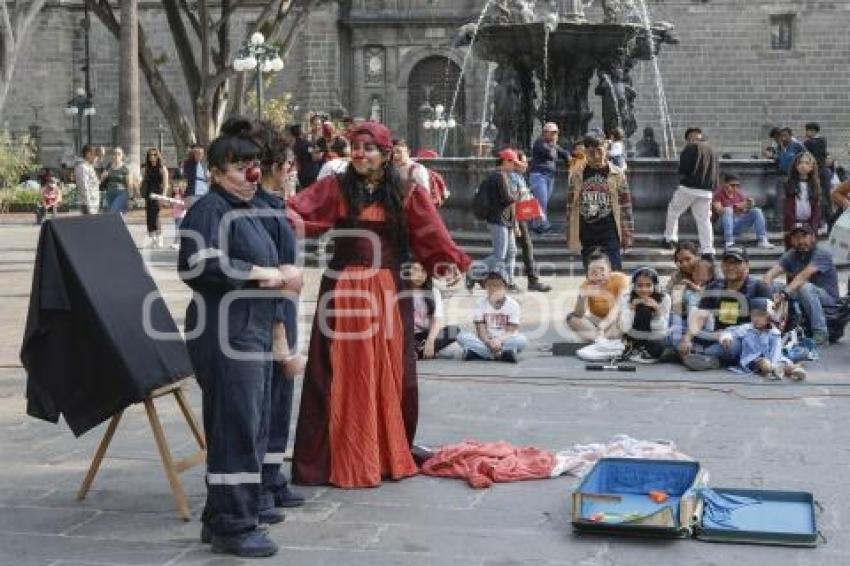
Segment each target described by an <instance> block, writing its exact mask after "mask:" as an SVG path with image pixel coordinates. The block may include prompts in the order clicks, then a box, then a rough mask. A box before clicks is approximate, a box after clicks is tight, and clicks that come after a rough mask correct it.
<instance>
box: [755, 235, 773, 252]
mask: <svg viewBox="0 0 850 566" xmlns="http://www.w3.org/2000/svg"><path fill="white" fill-rule="evenodd" d="M756 247H757V248H761V249H763V250H772V249H773V248H775V247H776V246H774V245H773V244H771V243H770V240H768V239H767V238H762V239H761V240H759V243H758V244H756Z"/></svg>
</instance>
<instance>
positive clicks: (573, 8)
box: [561, 0, 587, 23]
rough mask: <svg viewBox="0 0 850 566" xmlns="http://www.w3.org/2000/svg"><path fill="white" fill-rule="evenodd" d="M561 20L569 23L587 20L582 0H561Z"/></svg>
mask: <svg viewBox="0 0 850 566" xmlns="http://www.w3.org/2000/svg"><path fill="white" fill-rule="evenodd" d="M561 6H562V8H561V20H562V21H565V22H571V23H582V22H585V21H587V18H585V17H584V0H562V5H561Z"/></svg>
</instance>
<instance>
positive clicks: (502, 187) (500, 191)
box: [466, 148, 522, 291]
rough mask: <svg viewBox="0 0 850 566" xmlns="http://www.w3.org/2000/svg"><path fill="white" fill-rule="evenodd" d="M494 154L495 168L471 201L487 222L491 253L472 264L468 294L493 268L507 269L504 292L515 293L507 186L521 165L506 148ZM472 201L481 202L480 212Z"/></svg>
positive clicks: (512, 221)
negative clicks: (505, 289)
mask: <svg viewBox="0 0 850 566" xmlns="http://www.w3.org/2000/svg"><path fill="white" fill-rule="evenodd" d="M497 155H498V157H499V167H498V169H496V170H495V171H493V172H491V173H490V174H489V175H487V177H485V178H484V180H483V181H481V184H480V185H479V186H478V189H477V192H476V196H475V199H474V201H473V209H474V210H476V212H475V214H476V216H477V217H478V218H479V219H480V220H484V221H485V222H486V223H487V228H488V229H489V231H490V239H491V240H492V242H493V251H492V252H491V253H490V255H488V256H487V257H486V258H484V259H483V260H481V261H476V262H475V265H473V267H472V270H471V271H470V272H469V273H467V276H466V288H467V289H469V291H472V289H473V287H475V284H476V283H482V282H483V279H484V277H485V276H486V275H487V273H488V272H489V271H493V269H494V266H497V265H500V266H504V267H505V268H506V269H507V279H506V282H507V284H508V289H510V290H511V291H516V290H518V288H517V287H516V285H515V284H514V282H513V274H514V272H515V268H516V251H517V249H516V234H515V230H514V226H515V225H516V214H515V211H514V202H515V200H516V197H515V194H514V190H513V186H512V184H511V173H513V172H514V171H517V170H518V169H519V168H520V167H521V166H522V163H521V162H520V159H519V156H518V155H517V152H516V151H514V150H513V149H510V148H506V149H503V150H501V151H500V152H499V153H498V154H497ZM479 199H480V200H479ZM476 201H477V202H480V203H481V210H477V209H476V206H477V205H476V204H475V202H476Z"/></svg>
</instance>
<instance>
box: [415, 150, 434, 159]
mask: <svg viewBox="0 0 850 566" xmlns="http://www.w3.org/2000/svg"><path fill="white" fill-rule="evenodd" d="M437 157H439V155H437V152H436V151H434V150H433V149H425V148H421V149H419V150H417V151H416V159H436V158H437Z"/></svg>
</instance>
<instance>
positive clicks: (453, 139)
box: [407, 55, 466, 156]
mask: <svg viewBox="0 0 850 566" xmlns="http://www.w3.org/2000/svg"><path fill="white" fill-rule="evenodd" d="M459 79H460V67H459V66H458V65H457V64H456V63H454V62H453V61H451V60H450V59H448V58H446V57H442V56H439V55H432V56H430V57H426V58H425V59H422V60H421V61H419V62H418V63H416V65H415V66H414V67H413V69H411V71H410V78H409V80H408V87H407V132H408V143H409V144H410V147H411V149H413V150H416V149H418V148H423V147H429V148H432V149H436V150H439V145H440V137H439V136H440V135H442V134H438V132H436V131H435V130H433V129H432V130H425V129H424V128H423V127H422V123H423V121H424V120H425V116H426V115H427V114H428V113H427V112H426V111H425V109H426V108H428V107H430V108H431V109H432V114H431V116H430V119H433V109H434V108H436V107H437V105H440V104H441V105H443V107H444V108H445V112H444V115H443V119H444V120H448V118H449V116H448V112H449V109H450V108H451V106H452V98H453V97H454V93H455V88H456V86H457V84H458V80H459ZM464 87H465V85H464V82H463V81H461V83H460V88H459V89H458V95H457V99H456V100H455V104H454V112H453V116H452V117H453V118H454V119H455V121H456V122H457V126H456V127H455V128H454V129H453V130H449V133H448V135H447V139H446V144H445V151H444V152H443V155H445V156H458V155H460V154H461V151H462V148H463V147H464V135H463V134H464V132H463V126H462V125H463V124H464V123H465V122H466V111H465V110H466V105H465V101H464V98H465V94H466V92H465V88H464Z"/></svg>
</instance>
